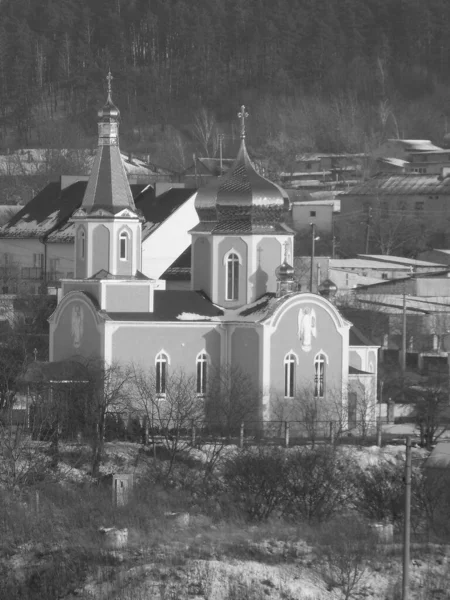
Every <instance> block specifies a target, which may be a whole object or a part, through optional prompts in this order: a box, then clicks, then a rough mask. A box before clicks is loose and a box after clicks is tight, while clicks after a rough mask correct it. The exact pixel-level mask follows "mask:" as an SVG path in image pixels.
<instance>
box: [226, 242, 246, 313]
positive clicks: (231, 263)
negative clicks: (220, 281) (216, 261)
mask: <svg viewBox="0 0 450 600" xmlns="http://www.w3.org/2000/svg"><path fill="white" fill-rule="evenodd" d="M224 265H225V300H226V301H227V302H236V301H237V300H239V287H240V286H239V279H240V275H241V272H240V267H241V265H242V258H241V256H240V254H239V253H238V252H236V250H234V248H232V249H231V250H229V251H228V252H227V253H226V254H225V256H224ZM230 283H231V286H230ZM230 288H231V289H230Z"/></svg>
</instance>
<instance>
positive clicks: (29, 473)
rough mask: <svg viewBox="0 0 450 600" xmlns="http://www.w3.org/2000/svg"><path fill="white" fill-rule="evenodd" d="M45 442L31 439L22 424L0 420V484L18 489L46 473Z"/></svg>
mask: <svg viewBox="0 0 450 600" xmlns="http://www.w3.org/2000/svg"><path fill="white" fill-rule="evenodd" d="M42 446H45V444H39V443H37V442H34V441H32V440H31V438H30V435H29V434H28V432H27V431H26V429H25V427H24V426H22V425H17V426H13V425H5V424H2V423H1V422H0V486H2V487H4V488H6V489H9V490H14V491H19V490H21V489H23V488H24V487H26V486H29V485H31V484H33V483H35V482H36V481H39V480H41V479H42V478H43V477H44V476H45V475H46V474H47V473H48V457H46V456H45V453H44V451H43V450H44V448H42Z"/></svg>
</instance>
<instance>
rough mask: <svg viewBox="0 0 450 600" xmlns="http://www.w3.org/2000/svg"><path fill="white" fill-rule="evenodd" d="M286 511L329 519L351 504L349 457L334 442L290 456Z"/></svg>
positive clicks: (287, 467) (311, 517) (311, 518)
mask: <svg viewBox="0 0 450 600" xmlns="http://www.w3.org/2000/svg"><path fill="white" fill-rule="evenodd" d="M286 470H287V473H286V480H285V483H284V489H285V492H286V498H287V502H286V509H285V513H286V514H288V515H290V516H292V517H295V518H300V519H301V520H305V521H308V522H311V521H319V522H321V521H325V520H327V519H329V518H331V517H332V516H333V515H334V514H336V512H337V511H339V510H342V509H343V508H344V507H345V505H346V504H347V501H348V498H349V494H350V493H351V481H350V478H349V475H348V473H349V470H350V469H349V459H346V461H345V463H344V461H343V460H342V458H340V457H339V456H338V454H337V452H336V450H335V449H334V448H333V447H331V446H323V447H316V448H314V449H307V448H304V449H302V450H299V451H297V452H295V453H291V454H290V455H289V457H288V459H287V465H286Z"/></svg>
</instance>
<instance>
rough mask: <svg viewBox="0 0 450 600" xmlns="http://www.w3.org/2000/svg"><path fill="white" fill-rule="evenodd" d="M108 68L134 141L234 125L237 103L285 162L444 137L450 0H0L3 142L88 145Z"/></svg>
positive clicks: (258, 138) (448, 109)
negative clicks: (387, 141) (307, 154)
mask: <svg viewBox="0 0 450 600" xmlns="http://www.w3.org/2000/svg"><path fill="white" fill-rule="evenodd" d="M109 68H111V71H112V72H113V75H114V82H113V85H114V98H115V101H116V103H117V104H118V105H119V106H120V108H121V111H122V116H123V123H124V126H123V127H122V136H123V137H122V140H123V141H125V144H126V145H127V146H128V147H130V148H133V149H136V150H142V151H145V150H148V149H153V148H156V146H155V144H157V143H159V142H160V141H161V139H163V138H165V141H166V142H167V136H169V137H171V139H170V140H169V141H170V142H171V143H172V145H173V147H174V148H175V147H176V146H177V144H178V146H179V145H180V144H179V143H178V142H180V139H177V138H176V136H175V139H173V135H174V134H173V128H175V130H176V131H177V132H180V131H181V132H182V131H183V127H186V125H188V124H192V123H195V121H196V119H197V121H198V122H199V123H200V121H201V122H202V124H203V126H204V127H203V134H204V133H205V131H204V129H205V127H206V128H208V127H209V128H210V129H211V127H210V126H211V123H212V120H213V122H214V123H213V124H214V127H216V126H217V127H219V126H222V127H223V128H224V129H223V130H224V131H228V134H229V135H231V134H230V130H229V129H228V130H227V127H228V128H229V127H230V125H229V124H230V123H232V121H233V118H234V117H235V113H236V109H237V107H238V106H239V105H240V104H242V103H245V104H246V105H247V106H249V107H250V112H251V123H249V137H250V144H251V145H252V146H253V148H254V149H255V151H257V152H258V153H261V154H263V153H265V154H269V155H272V156H273V157H274V159H275V160H281V161H282V162H285V161H286V160H288V158H289V156H291V155H293V153H295V152H297V151H298V150H302V149H303V150H322V151H340V150H346V151H362V150H365V149H366V148H367V146H368V145H369V146H370V145H373V144H375V143H378V141H379V140H380V139H382V138H385V137H389V136H394V137H396V136H399V137H404V136H414V137H431V138H432V139H433V140H434V141H436V142H438V143H439V142H440V141H441V138H442V135H443V134H444V133H445V132H446V131H447V117H448V116H450V2H449V1H448V0H427V1H426V2H424V1H423V0H195V2H193V1H192V0H0V119H1V120H0V147H1V146H3V147H6V146H8V147H13V146H15V145H16V146H17V145H22V146H23V145H30V144H34V145H37V144H41V145H45V144H47V145H48V144H52V145H53V146H57V145H58V144H61V145H62V146H66V147H67V146H68V145H70V146H76V145H80V144H85V143H86V140H87V139H88V137H89V136H92V135H93V134H95V118H96V110H97V108H98V107H99V105H100V103H101V102H102V101H103V99H104V94H105V91H104V90H105V79H104V77H105V74H106V72H107V71H108V69H109ZM199 115H200V119H199ZM202 116H203V117H205V118H204V119H203V120H202V118H201V117H202ZM224 124H226V125H224ZM217 131H219V129H217ZM168 132H170V133H168ZM176 135H179V134H178V133H177V134H176ZM182 141H183V140H181V142H182ZM206 145H207V144H206ZM212 146H213V147H211V148H208V147H207V148H206V151H207V152H208V153H214V152H215V151H216V145H215V144H213V145H212ZM178 150H180V149H179V148H178ZM179 154H180V152H179ZM181 154H182V152H181ZM191 156H192V155H191ZM181 159H182V157H181ZM181 159H180V160H181ZM181 162H182V160H181Z"/></svg>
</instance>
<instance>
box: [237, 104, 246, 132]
mask: <svg viewBox="0 0 450 600" xmlns="http://www.w3.org/2000/svg"><path fill="white" fill-rule="evenodd" d="M238 117H239V119H240V120H241V140H243V139H245V119H247V118H248V112H246V110H245V106H244V105H242V106H241V112H239V113H238Z"/></svg>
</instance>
